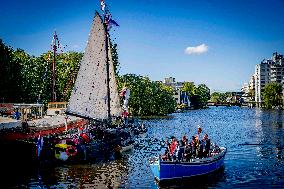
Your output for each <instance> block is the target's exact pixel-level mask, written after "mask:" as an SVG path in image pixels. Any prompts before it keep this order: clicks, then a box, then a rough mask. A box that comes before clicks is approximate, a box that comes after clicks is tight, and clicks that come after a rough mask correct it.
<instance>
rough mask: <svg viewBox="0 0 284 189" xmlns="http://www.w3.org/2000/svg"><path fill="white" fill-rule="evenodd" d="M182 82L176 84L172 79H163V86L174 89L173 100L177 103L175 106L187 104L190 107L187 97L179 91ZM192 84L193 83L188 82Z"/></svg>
mask: <svg viewBox="0 0 284 189" xmlns="http://www.w3.org/2000/svg"><path fill="white" fill-rule="evenodd" d="M184 83H185V81H184V82H176V79H175V78H174V77H168V78H165V79H164V85H166V86H170V87H172V88H173V89H174V98H175V100H176V102H177V104H187V105H188V106H189V105H190V102H189V99H188V95H187V94H186V93H185V92H183V91H181V88H182V87H183V85H184ZM189 83H192V84H194V83H193V82H189Z"/></svg>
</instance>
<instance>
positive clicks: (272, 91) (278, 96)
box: [263, 82, 283, 109]
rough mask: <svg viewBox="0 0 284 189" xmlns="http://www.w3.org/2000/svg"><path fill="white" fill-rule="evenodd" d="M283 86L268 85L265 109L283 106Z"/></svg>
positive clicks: (264, 95) (265, 90) (276, 84)
mask: <svg viewBox="0 0 284 189" xmlns="http://www.w3.org/2000/svg"><path fill="white" fill-rule="evenodd" d="M282 89H283V88H282V85H281V84H280V83H275V82H273V83H268V84H266V85H265V87H264V92H263V100H264V105H265V108H268V109H271V108H275V107H278V106H282V105H283V99H282Z"/></svg>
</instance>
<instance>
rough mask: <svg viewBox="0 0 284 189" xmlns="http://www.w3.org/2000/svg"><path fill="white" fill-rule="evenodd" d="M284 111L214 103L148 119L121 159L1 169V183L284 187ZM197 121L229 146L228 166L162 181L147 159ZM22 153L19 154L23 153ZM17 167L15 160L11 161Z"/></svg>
mask: <svg viewBox="0 0 284 189" xmlns="http://www.w3.org/2000/svg"><path fill="white" fill-rule="evenodd" d="M283 113H284V112H283V111H280V110H275V111H266V110H260V109H249V108H240V107H210V108H208V109H205V110H192V111H189V112H186V113H175V114H172V116H171V117H170V118H167V119H152V120H143V121H144V123H145V125H146V126H147V127H148V132H147V133H145V134H143V135H140V136H138V137H137V139H136V145H135V148H134V150H133V151H132V152H129V153H127V154H125V155H124V156H123V157H122V159H119V160H109V161H104V162H101V163H85V164H76V165H61V166H50V167H41V168H38V167H34V166H28V165H26V166H18V167H16V168H15V167H14V166H13V168H11V169H9V168H8V169H5V170H3V169H1V172H2V174H4V176H1V179H0V180H1V185H2V186H5V187H1V188H283V187H284V152H283V147H284V114H283ZM198 126H200V127H202V128H203V131H204V132H206V133H208V134H209V137H210V138H211V141H212V142H215V143H217V144H218V145H219V146H225V147H227V149H228V151H227V154H226V157H225V165H224V168H222V169H221V170H219V171H218V172H214V173H213V174H210V175H206V176H201V177H195V178H190V179H187V180H183V181H173V182H169V183H165V184H163V185H159V184H157V183H156V182H155V180H154V177H153V175H152V173H151V171H150V167H149V163H148V159H149V158H150V157H152V156H155V155H158V154H160V153H162V152H163V151H164V148H163V147H164V141H165V140H166V139H167V138H170V137H171V136H176V137H177V138H180V139H181V137H182V136H183V135H187V136H188V138H189V137H191V136H192V135H195V134H196V132H197V128H198ZM19 158H20V155H19ZM11 167H12V166H11Z"/></svg>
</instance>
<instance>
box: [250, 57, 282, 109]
mask: <svg viewBox="0 0 284 189" xmlns="http://www.w3.org/2000/svg"><path fill="white" fill-rule="evenodd" d="M283 63H284V59H283V55H280V54H277V52H275V53H273V55H272V59H271V60H263V61H262V62H261V63H260V64H257V65H256V66H255V74H254V77H255V102H256V103H257V104H261V102H262V100H263V99H262V93H263V92H264V87H265V85H266V84H267V83H270V82H277V83H282V84H283V82H284V64H283Z"/></svg>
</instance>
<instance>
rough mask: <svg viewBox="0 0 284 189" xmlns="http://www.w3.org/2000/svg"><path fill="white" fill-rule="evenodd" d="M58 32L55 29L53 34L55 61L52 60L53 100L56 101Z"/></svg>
mask: <svg viewBox="0 0 284 189" xmlns="http://www.w3.org/2000/svg"><path fill="white" fill-rule="evenodd" d="M57 40H58V37H57V34H56V31H54V35H53V43H52V49H53V62H52V102H55V101H56V52H57V45H56V44H57Z"/></svg>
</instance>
